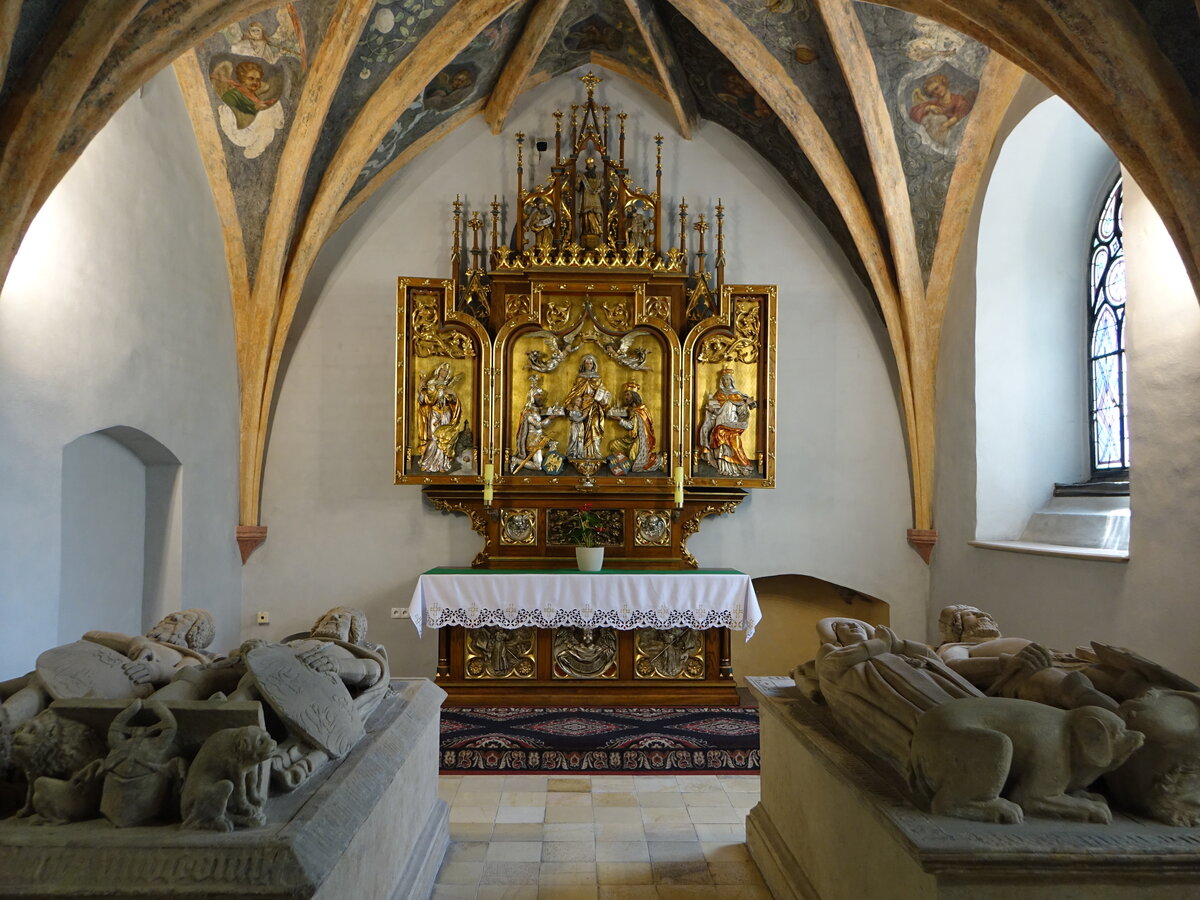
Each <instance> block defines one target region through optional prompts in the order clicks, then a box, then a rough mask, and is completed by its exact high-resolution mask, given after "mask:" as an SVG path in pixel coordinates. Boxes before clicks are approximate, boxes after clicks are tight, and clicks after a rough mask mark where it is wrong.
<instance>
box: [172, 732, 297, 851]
mask: <svg viewBox="0 0 1200 900" xmlns="http://www.w3.org/2000/svg"><path fill="white" fill-rule="evenodd" d="M274 753H275V741H274V740H272V739H271V736H270V735H269V734H267V732H266V729H264V728H260V727H258V726H257V725H246V726H243V727H241V728H225V729H222V730H221V731H218V732H216V733H215V734H212V735H211V736H209V738H208V739H207V740H206V741H205V742H204V745H203V746H202V747H201V748H200V751H199V752H198V753H197V754H196V758H195V759H194V760H192V764H191V766H189V767H188V773H187V780H186V781H184V784H183V796H182V798H181V800H180V812H181V813H182V814H183V827H184V828H191V829H203V830H209V831H233V829H234V828H235V827H242V828H257V827H260V826H262V825H265V824H266V822H267V816H266V813H265V812H264V810H263V807H264V806H265V804H266V802H267V786H266V784H265V779H264V778H262V777H261V765H260V764H261V763H263V762H265V761H266V760H269V759H270V758H271V757H272V756H273V755H274Z"/></svg>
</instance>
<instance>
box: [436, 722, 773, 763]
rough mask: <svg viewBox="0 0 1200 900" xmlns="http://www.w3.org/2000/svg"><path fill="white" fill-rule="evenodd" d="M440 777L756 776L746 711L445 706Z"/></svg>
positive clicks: (753, 731) (754, 742) (754, 733)
mask: <svg viewBox="0 0 1200 900" xmlns="http://www.w3.org/2000/svg"><path fill="white" fill-rule="evenodd" d="M441 754H442V772H443V773H444V774H451V773H455V772H467V773H473V774H484V773H487V772H505V773H512V772H582V773H587V774H630V773H638V772H640V773H645V774H649V773H662V774H675V773H691V774H711V773H718V772H740V773H747V774H755V773H757V772H758V759H759V753H758V710H757V709H755V708H753V707H746V706H739V707H713V706H702V707H697V706H687V707H679V706H665V707H664V706H635V707H620V708H584V707H574V706H570V707H554V708H546V709H534V708H530V707H495V706H493V707H445V708H443V709H442V740H441Z"/></svg>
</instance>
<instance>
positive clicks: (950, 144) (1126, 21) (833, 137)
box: [0, 0, 1200, 539]
mask: <svg viewBox="0 0 1200 900" xmlns="http://www.w3.org/2000/svg"><path fill="white" fill-rule="evenodd" d="M893 7H895V8H893ZM1197 46H1200V0H1196V3H1193V2H1189V0H1021V2H1008V3H979V2H974V0H893V3H892V6H883V5H878V4H875V3H869V2H860V0H296V2H292V3H282V4H281V3H278V2H263V0H194V2H189V3H180V2H175V0H151V2H146V0H27V2H24V3H18V2H7V3H4V4H0V72H4V73H5V77H4V81H3V84H2V85H0V279H2V278H3V276H4V275H5V274H6V273H7V271H8V267H9V265H10V264H11V261H12V258H13V256H14V255H15V253H16V250H17V248H18V246H19V244H20V240H21V237H22V235H23V234H24V232H25V230H26V228H27V227H28V225H29V223H30V221H31V220H32V218H33V217H34V216H35V215H36V213H37V211H38V209H39V208H40V206H41V204H42V203H43V202H44V200H45V199H46V197H47V196H48V195H49V193H50V191H52V190H53V188H54V186H55V185H56V184H57V183H58V181H59V180H60V179H61V178H62V175H63V174H64V173H65V172H66V171H67V170H68V169H69V168H70V166H71V164H72V163H73V162H74V161H75V160H76V159H77V158H78V156H79V154H80V153H81V152H82V150H83V149H84V147H86V145H87V143H88V141H89V140H90V139H91V138H92V137H93V136H94V135H95V134H96V133H97V132H98V131H99V129H100V128H102V127H103V125H104V124H105V122H107V121H108V119H109V117H111V116H112V115H113V113H114V112H115V111H116V109H117V108H118V107H119V106H120V105H121V103H123V102H124V101H125V100H126V99H127V98H128V97H129V96H131V95H132V94H133V92H134V91H136V90H137V88H138V87H139V86H140V85H141V84H142V83H144V82H145V81H146V80H147V79H148V78H149V77H150V76H151V75H153V74H154V73H155V72H157V71H158V70H160V69H161V68H163V67H164V66H166V65H168V64H170V63H172V62H173V63H174V64H175V67H176V72H177V75H178V77H179V81H180V84H181V85H182V87H183V91H184V96H185V98H186V101H187V104H188V108H189V112H190V115H191V117H192V121H193V124H194V127H195V131H196V136H197V141H198V143H199V146H200V149H201V152H202V155H203V157H204V160H205V164H206V166H207V168H208V172H209V177H210V181H211V183H212V186H213V194H214V198H215V202H216V205H217V209H218V212H219V214H220V216H221V221H222V224H223V228H224V233H225V242H226V250H227V259H228V266H229V278H230V288H231V293H232V296H233V303H234V310H235V322H236V327H237V345H238V364H239V368H240V372H239V374H240V383H241V391H242V502H241V515H240V519H241V524H242V525H246V526H249V525H255V524H257V523H258V511H259V492H260V477H261V471H262V463H263V453H264V447H265V442H266V435H267V429H268V427H269V423H270V413H271V406H272V398H273V396H274V392H275V384H276V381H277V379H278V378H279V377H280V374H281V368H280V367H281V362H282V358H283V347H284V343H285V340H286V339H287V338H288V337H289V333H290V331H291V330H292V327H293V318H294V313H295V311H296V307H297V304H298V302H299V298H300V295H301V292H302V290H303V287H304V283H305V279H306V278H307V277H308V274H309V272H310V270H311V267H312V264H313V262H314V260H315V258H316V255H317V253H318V252H319V251H320V249H321V246H322V245H323V243H324V242H325V241H326V240H327V239H328V237H329V236H330V235H331V234H332V233H333V231H334V230H336V228H337V227H338V226H339V225H340V224H341V223H342V222H344V221H345V220H346V219H347V218H348V217H349V216H350V215H352V214H353V212H354V211H355V210H356V209H357V208H358V206H359V205H360V204H361V203H362V202H363V201H364V200H365V199H366V198H367V197H369V196H370V195H371V194H372V193H373V192H374V191H376V190H377V189H378V188H379V187H380V186H381V185H382V184H384V183H385V182H386V181H387V180H388V179H389V178H390V177H391V176H392V175H394V174H395V173H396V172H397V171H398V170H399V169H401V168H402V167H403V166H404V165H405V164H406V163H407V162H408V161H409V160H410V159H411V158H412V157H413V156H415V155H416V154H417V153H419V152H420V151H421V150H423V149H425V148H426V147H428V146H429V145H430V144H431V143H432V142H434V141H436V140H438V139H439V138H440V137H442V136H443V135H445V134H446V133H448V131H450V130H451V129H453V128H454V127H456V126H457V125H459V124H461V123H462V122H464V121H466V120H467V119H468V118H470V117H472V116H474V115H482V116H483V117H484V119H485V121H486V122H487V123H488V124H489V125H490V126H491V128H492V130H493V131H495V132H499V131H500V130H501V129H502V128H503V125H504V122H505V119H506V117H507V115H508V113H509V110H510V109H511V107H512V104H513V102H514V100H515V99H516V98H517V97H518V96H519V95H520V94H521V93H522V92H523V91H526V90H529V89H530V88H531V87H534V86H536V85H538V84H541V83H543V82H544V81H546V80H548V79H550V78H553V77H555V76H556V75H559V74H562V73H564V72H567V71H570V70H571V69H573V68H576V67H578V66H580V65H581V64H591V65H594V66H597V67H601V68H603V69H607V70H609V71H610V72H613V73H616V74H618V75H621V76H624V77H627V78H629V79H631V80H633V81H635V82H637V83H638V84H640V85H642V86H643V87H645V88H647V89H648V90H650V91H653V92H655V93H657V94H659V95H660V96H661V97H663V98H664V100H666V101H667V103H668V104H669V106H670V108H671V109H672V110H673V112H674V116H675V119H676V123H677V128H678V132H679V135H680V136H682V137H683V138H689V137H690V136H691V134H692V132H693V130H694V129H695V128H696V127H697V124H698V123H699V121H700V120H701V119H707V120H710V121H713V122H717V123H719V124H721V125H722V126H724V127H725V128H727V129H729V130H730V131H732V132H734V133H735V134H737V135H739V136H740V137H741V138H743V139H744V140H745V141H746V142H747V143H748V144H749V145H750V146H751V147H753V148H754V149H755V150H757V151H758V152H759V153H760V154H761V155H762V157H763V159H764V162H765V164H766V165H770V166H773V167H775V168H776V169H777V170H778V171H779V173H780V175H781V176H782V177H783V179H784V180H785V181H786V182H787V184H789V185H790V186H791V187H792V189H793V190H795V192H796V195H797V197H798V198H799V199H801V200H802V201H803V202H804V203H805V204H807V205H808V206H809V207H810V208H811V209H812V210H813V211H814V213H815V214H816V215H817V216H818V217H819V219H820V220H821V221H822V222H823V223H824V225H825V227H826V228H828V230H829V232H830V233H831V235H832V236H833V238H834V239H835V240H836V241H837V243H838V244H839V245H840V246H841V247H842V248H843V250H844V251H845V253H846V255H847V258H848V259H849V260H850V262H851V265H852V266H853V267H854V269H855V270H856V271H857V272H858V274H859V277H860V278H861V279H862V281H863V283H864V285H865V286H866V287H867V289H868V290H869V291H870V293H871V295H872V296H873V298H874V300H875V303H876V305H877V308H878V310H879V314H880V315H881V317H882V319H883V321H884V323H885V325H886V328H887V331H888V335H889V339H890V343H891V347H892V351H893V356H894V363H895V367H896V373H897V383H898V385H899V389H900V398H899V399H900V403H901V406H902V408H903V411H904V417H905V427H906V434H907V441H908V451H909V463H910V471H911V473H912V491H913V524H914V526H915V529H916V530H917V532H916V535H917V537H918V539H919V537H920V534H921V532H923V531H928V530H929V529H932V526H933V523H932V483H933V459H934V445H933V444H934V442H933V437H934V426H933V423H934V415H933V414H934V393H935V392H934V388H935V380H934V379H935V371H936V361H937V348H938V339H939V334H940V328H941V322H942V316H943V311H944V308H945V302H946V297H947V294H948V291H949V285H950V277H951V273H952V271H953V268H954V262H955V259H956V256H957V253H958V249H959V243H960V236H961V234H962V230H963V225H964V223H965V221H966V219H967V217H968V215H969V214H970V211H971V209H972V206H973V204H974V202H975V199H976V192H977V188H978V186H979V180H980V177H981V174H982V172H983V168H984V165H985V162H986V159H987V156H988V154H989V152H990V149H991V146H992V143H993V139H994V137H995V135H996V130H997V128H998V127H999V123H1000V120H1001V118H1002V116H1003V114H1004V111H1005V110H1006V109H1007V106H1008V104H1009V102H1010V100H1011V98H1012V96H1013V94H1014V92H1015V90H1016V87H1017V85H1018V84H1019V81H1020V79H1021V78H1022V77H1023V72H1022V69H1024V70H1025V71H1028V72H1030V73H1032V74H1033V75H1035V76H1036V77H1038V78H1039V79H1041V80H1042V81H1043V82H1044V83H1045V84H1047V85H1048V86H1049V87H1050V88H1052V89H1053V90H1054V91H1056V92H1057V93H1058V94H1060V95H1061V96H1062V97H1063V98H1064V99H1066V100H1067V101H1068V102H1069V103H1071V104H1072V105H1073V106H1074V107H1075V108H1076V109H1077V110H1078V111H1079V112H1080V114H1081V115H1082V116H1083V117H1084V118H1085V119H1086V120H1087V121H1088V122H1089V123H1090V124H1091V125H1092V126H1093V127H1094V128H1096V130H1097V131H1098V132H1099V133H1100V134H1101V135H1102V136H1103V137H1104V138H1105V139H1106V140H1107V141H1108V143H1109V144H1110V146H1111V147H1112V148H1113V150H1114V151H1115V152H1116V153H1117V155H1118V156H1119V157H1120V158H1121V160H1122V162H1123V163H1124V164H1125V165H1126V167H1127V168H1128V169H1129V170H1130V171H1131V173H1132V174H1133V175H1134V177H1135V178H1136V179H1137V180H1138V182H1139V184H1140V185H1141V187H1142V188H1143V189H1144V190H1145V191H1146V193H1147V194H1148V196H1149V197H1150V198H1151V200H1152V202H1154V204H1155V206H1156V208H1157V209H1158V211H1159V213H1160V214H1161V215H1162V217H1163V219H1164V222H1165V223H1166V225H1167V227H1168V229H1169V230H1170V232H1171V234H1172V236H1173V237H1174V239H1175V241H1176V244H1177V246H1178V247H1179V250H1180V252H1181V255H1182V256H1183V258H1184V261H1185V264H1186V265H1187V266H1188V270H1189V272H1190V273H1191V275H1192V277H1193V282H1194V283H1200V278H1198V277H1197V276H1198V275H1200V125H1198V122H1200V116H1198V113H1197V103H1196V98H1198V97H1200V54H1198V53H1197V52H1196V50H1195V48H1196V47H1197ZM293 336H294V335H293Z"/></svg>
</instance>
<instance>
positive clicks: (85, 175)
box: [0, 72, 241, 676]
mask: <svg viewBox="0 0 1200 900" xmlns="http://www.w3.org/2000/svg"><path fill="white" fill-rule="evenodd" d="M114 425H128V426H131V427H134V428H137V429H140V430H141V431H143V432H145V433H146V434H148V435H151V436H152V437H154V438H156V439H157V440H158V441H160V442H161V443H162V444H164V445H165V446H166V447H167V448H169V449H170V450H171V451H172V452H173V453H174V454H175V456H176V457H178V459H179V460H180V462H181V464H182V472H183V476H182V479H183V480H182V485H183V490H182V519H181V522H182V548H183V549H182V554H181V562H180V566H181V581H182V591H181V592H182V600H183V603H184V604H185V605H188V606H201V607H206V608H208V609H210V610H212V611H213V612H214V613H215V614H216V616H217V624H218V629H219V631H218V638H217V640H218V643H220V644H222V645H224V646H228V645H229V644H231V643H233V642H234V641H236V640H237V637H238V622H237V617H238V613H239V611H240V607H241V580H240V566H239V563H240V559H239V556H238V552H237V546H236V543H235V542H234V539H233V530H234V526H235V525H236V524H237V435H238V432H237V429H238V397H237V368H236V359H235V352H234V336H233V315H232V311H231V308H230V302H229V288H228V278H227V275H226V270H225V262H224V253H223V248H222V243H221V236H220V227H219V224H218V221H217V217H216V213H215V211H214V209H213V204H212V198H211V195H210V193H209V189H208V182H207V179H206V178H205V175H204V171H203V167H202V165H201V161H200V156H199V152H198V151H197V149H196V140H195V137H194V135H193V133H192V129H191V125H190V123H189V121H188V118H187V116H186V114H185V112H184V108H183V101H182V98H181V96H180V93H179V89H178V86H177V85H176V82H175V79H174V76H173V74H172V73H170V72H165V73H163V74H161V75H159V76H157V77H156V78H154V79H153V80H152V81H150V82H149V83H148V84H147V85H146V86H145V88H144V90H143V91H142V92H141V93H140V94H139V95H137V96H135V97H133V98H131V99H130V100H129V102H128V103H126V104H125V106H124V107H123V108H122V109H121V110H119V111H118V113H117V114H116V115H115V116H114V117H113V119H112V121H111V122H110V123H109V125H108V126H107V127H106V128H105V129H104V130H103V131H102V132H101V133H100V134H99V135H98V136H97V137H96V139H95V140H94V141H93V142H92V143H91V145H90V146H89V147H88V148H87V150H86V151H85V152H84V154H83V156H82V157H81V158H80V160H79V162H78V163H76V165H75V166H74V167H73V168H72V169H71V171H70V172H69V173H68V174H67V176H66V178H64V179H63V181H62V183H61V184H60V185H59V186H58V187H57V189H56V190H55V191H54V193H53V194H52V195H51V197H50V198H49V200H48V201H47V203H46V205H45V206H44V208H43V209H42V210H41V212H40V213H39V215H38V217H37V219H36V220H35V221H34V222H33V225H32V227H31V228H30V230H29V233H28V234H27V235H26V238H25V240H24V242H23V244H22V246H21V249H20V252H19V253H18V255H17V258H16V261H15V263H14V265H13V268H12V272H11V274H10V276H9V279H8V282H7V284H6V285H5V288H4V292H3V294H2V295H0V435H2V436H3V437H2V439H0V473H2V474H0V513H2V515H0V613H2V614H3V621H5V622H7V623H12V622H20V623H21V627H20V628H19V629H17V630H14V629H12V628H11V627H10V628H7V629H5V630H3V631H2V632H0V675H5V676H8V675H16V674H20V673H21V672H24V671H27V670H28V669H29V668H30V667H31V666H32V664H33V661H34V659H35V658H36V656H37V654H38V652H40V651H41V650H43V649H45V648H47V647H50V646H53V645H54V643H55V640H56V637H57V624H58V606H59V592H60V584H59V582H60V578H59V570H60V563H61V549H62V527H61V521H60V519H61V512H62V498H61V482H62V471H61V470H62V448H63V447H64V446H65V445H66V444H69V443H70V442H71V441H73V440H75V439H76V438H77V437H79V436H80V435H83V434H89V433H91V432H94V431H98V430H100V429H104V428H108V427H111V426H114ZM129 603H130V604H131V606H133V607H135V608H139V609H140V607H141V604H142V595H141V592H140V591H139V592H138V593H137V595H136V596H131V597H130V598H129ZM109 625H110V623H108V622H103V621H96V620H92V619H89V620H87V621H80V622H79V623H78V631H79V632H80V633H82V632H83V631H84V630H86V629H89V628H104V627H108V626H109Z"/></svg>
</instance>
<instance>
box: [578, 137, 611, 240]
mask: <svg viewBox="0 0 1200 900" xmlns="http://www.w3.org/2000/svg"><path fill="white" fill-rule="evenodd" d="M603 189H604V179H603V178H601V176H600V173H599V172H597V171H596V160H594V159H592V158H590V157H589V158H588V161H587V165H586V167H585V168H584V170H583V174H582V175H580V176H579V178H578V180H577V182H576V191H578V193H579V244H580V246H582V247H586V248H587V249H589V250H593V249H595V248H596V247H599V246H600V239H601V235H602V234H603V233H604V208H603V207H602V206H601V203H600V192H601V191H602V190H603Z"/></svg>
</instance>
